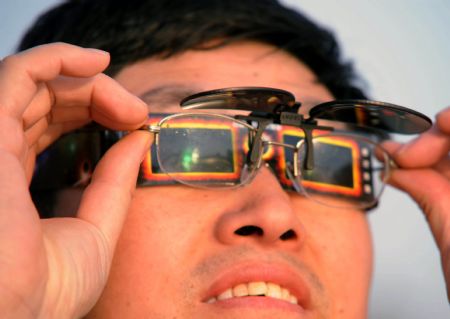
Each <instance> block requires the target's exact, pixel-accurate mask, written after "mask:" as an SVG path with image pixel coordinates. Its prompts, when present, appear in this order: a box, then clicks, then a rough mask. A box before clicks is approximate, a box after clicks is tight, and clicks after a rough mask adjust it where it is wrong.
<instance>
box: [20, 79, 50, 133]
mask: <svg viewBox="0 0 450 319" xmlns="http://www.w3.org/2000/svg"><path fill="white" fill-rule="evenodd" d="M53 100H54V98H53V96H52V95H51V91H50V90H49V89H48V87H47V85H46V84H45V83H39V84H38V86H37V90H36V93H35V95H34V97H33V98H32V100H31V102H30V103H29V105H28V107H27V108H26V109H25V111H24V113H23V115H22V121H23V128H24V129H25V130H26V129H28V128H30V127H31V126H33V125H34V124H36V122H37V121H39V120H40V119H42V117H44V116H46V115H47V114H48V113H49V112H50V110H51V106H52V105H53Z"/></svg>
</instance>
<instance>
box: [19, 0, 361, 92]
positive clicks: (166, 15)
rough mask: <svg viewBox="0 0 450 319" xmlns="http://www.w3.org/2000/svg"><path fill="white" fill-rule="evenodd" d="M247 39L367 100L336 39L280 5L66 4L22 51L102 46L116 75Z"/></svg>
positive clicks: (226, 1)
mask: <svg viewBox="0 0 450 319" xmlns="http://www.w3.org/2000/svg"><path fill="white" fill-rule="evenodd" d="M243 39H246V40H256V41H260V42H263V43H267V44H271V45H273V46H275V47H278V48H281V49H283V50H285V51H287V52H289V53H291V54H292V55H294V56H295V57H297V58H298V59H299V60H301V61H302V62H303V63H305V64H306V65H307V66H308V67H309V68H310V69H311V70H312V71H313V72H314V73H315V74H316V76H317V78H318V80H319V82H321V83H323V84H324V85H325V86H326V87H327V88H328V89H329V90H330V92H331V93H332V94H333V95H334V96H335V97H336V98H339V99H345V98H355V99H360V98H365V95H364V93H363V91H362V90H361V89H360V88H359V87H358V86H357V83H356V82H357V81H358V79H357V78H356V76H355V73H354V71H353V68H352V66H351V64H349V63H344V62H343V61H342V58H341V54H340V49H339V46H338V43H337V41H336V39H335V37H334V36H333V34H332V33H331V32H330V31H328V30H326V29H325V28H323V27H320V26H319V25H317V24H316V23H314V22H313V21H311V20H310V19H308V18H307V17H306V16H305V15H303V14H301V13H300V12H298V11H295V10H291V9H289V8H287V7H284V6H283V5H281V4H280V3H279V2H278V1H277V0H236V1H230V0H195V1H186V0H127V1H118V0H72V1H66V2H64V3H62V4H60V5H59V6H57V7H55V8H54V9H52V10H50V11H48V12H47V13H45V14H43V15H42V16H41V17H39V18H38V19H37V21H36V22H35V24H34V25H33V26H32V27H31V28H30V29H29V31H28V32H27V33H26V35H25V36H24V38H23V40H22V42H21V43H20V45H19V50H24V49H27V48H30V47H33V46H36V45H40V44H44V43H51V42H67V43H71V44H75V45H79V46H83V47H93V48H98V49H103V50H105V51H108V52H110V54H111V65H110V67H109V68H108V70H107V71H106V73H107V74H109V75H112V76H114V75H115V74H117V72H119V71H120V70H121V69H122V68H123V67H125V66H126V65H128V64H130V63H133V62H136V61H139V60H141V59H144V58H148V57H151V56H159V57H161V58H162V59H163V58H168V57H171V56H173V55H176V54H177V53H180V52H183V51H186V50H189V49H208V48H206V47H205V43H211V41H212V40H215V42H214V43H216V46H217V45H224V44H226V43H229V42H232V41H238V40H243ZM217 40H220V43H217Z"/></svg>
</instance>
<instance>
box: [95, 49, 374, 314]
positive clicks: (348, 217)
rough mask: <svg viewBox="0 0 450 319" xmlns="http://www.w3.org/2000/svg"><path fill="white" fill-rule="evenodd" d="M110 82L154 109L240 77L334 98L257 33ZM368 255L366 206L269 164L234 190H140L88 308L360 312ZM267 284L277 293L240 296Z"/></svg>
mask: <svg viewBox="0 0 450 319" xmlns="http://www.w3.org/2000/svg"><path fill="white" fill-rule="evenodd" d="M116 79H117V81H119V82H120V83H121V84H122V85H123V86H124V87H125V88H127V89H128V90H129V91H131V92H132V93H134V94H136V95H139V96H141V97H142V98H143V99H144V100H146V101H147V102H148V104H149V110H150V112H167V113H168V112H177V111H179V110H180V109H179V106H178V102H179V100H181V98H183V97H185V96H187V95H189V94H191V93H196V92H200V91H205V90H210V89H218V88H225V87H236V86H264V87H274V88H279V89H284V90H287V91H290V92H292V93H294V95H295V96H296V97H297V100H299V101H302V102H308V101H309V102H311V103H318V102H321V101H327V100H330V99H332V96H331V94H330V93H329V92H328V91H327V89H326V88H325V87H324V86H322V85H320V84H319V83H317V81H316V78H315V76H314V74H313V73H312V72H311V71H310V70H309V69H308V68H307V67H306V66H305V65H303V64H302V63H300V62H299V61H298V60H296V59H295V58H293V57H292V56H291V55H289V54H287V53H284V52H282V51H276V50H275V49H274V48H273V47H270V46H267V45H263V44H258V43H252V42H243V43H239V44H233V45H229V46H226V47H224V48H220V49H214V50H210V51H190V52H186V53H183V54H180V55H178V56H176V57H172V58H169V59H166V60H158V59H148V60H144V61H141V62H139V63H136V64H133V65H131V66H129V67H127V68H125V69H124V70H123V71H121V72H120V73H119V74H118V75H117V77H116ZM371 264H372V248H371V239H370V233H369V228H368V225H367V221H366V217H365V216H364V214H363V213H362V212H360V211H352V210H348V209H347V210H343V209H333V208H329V207H326V206H321V205H319V204H316V203H313V202H311V201H310V200H307V199H305V198H304V197H302V196H300V195H298V194H295V193H291V192H285V191H284V190H283V189H282V188H281V186H280V185H279V183H278V181H277V179H276V178H275V177H274V175H273V174H272V173H271V172H270V171H269V169H267V168H265V167H263V168H262V169H261V170H260V171H259V172H258V174H257V176H256V178H255V179H254V180H253V181H252V182H251V183H250V184H249V185H246V186H244V187H240V188H237V189H230V190H213V189H195V188H189V187H186V186H165V187H142V188H139V189H137V191H136V193H135V194H134V198H133V201H132V204H131V207H130V210H129V214H128V218H127V220H126V223H125V225H124V229H123V232H122V235H121V238H120V241H119V243H118V246H117V251H116V254H115V257H114V262H113V266H112V270H111V276H110V279H109V282H108V285H107V287H106V289H105V291H104V294H103V295H102V297H101V299H100V301H99V303H98V304H97V306H96V307H95V308H94V310H93V312H92V314H91V316H92V317H95V315H97V316H98V317H101V318H179V319H181V318H183V319H185V318H196V319H200V318H286V319H287V318H333V319H335V318H363V317H365V315H366V307H367V298H368V296H367V294H368V287H369V283H370V275H371ZM263 283H265V284H263ZM266 287H269V288H268V289H269V290H266V289H267V288H266ZM267 291H269V292H268V294H270V295H272V294H273V296H274V297H267V296H253V297H249V296H246V297H238V296H239V295H240V294H243V295H246V294H249V293H250V294H254V293H256V294H265V293H266V294H267ZM281 295H283V296H285V298H286V299H289V298H291V299H292V297H290V296H295V297H296V298H297V299H298V304H295V303H290V302H288V301H285V300H282V298H283V297H282V296H281ZM219 296H220V298H219V299H221V298H222V297H231V298H229V299H225V300H217V299H218V297H219ZM286 296H287V297H286ZM213 298H215V299H213ZM211 300H213V302H211ZM208 301H210V302H211V303H210V302H208Z"/></svg>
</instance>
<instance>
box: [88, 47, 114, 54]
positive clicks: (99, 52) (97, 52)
mask: <svg viewBox="0 0 450 319" xmlns="http://www.w3.org/2000/svg"><path fill="white" fill-rule="evenodd" d="M86 50H89V51H91V52H93V53H95V54H101V55H109V52H107V51H104V50H100V49H96V48H86Z"/></svg>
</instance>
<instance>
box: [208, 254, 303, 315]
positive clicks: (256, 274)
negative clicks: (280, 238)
mask: <svg viewBox="0 0 450 319" xmlns="http://www.w3.org/2000/svg"><path fill="white" fill-rule="evenodd" d="M255 281H264V282H272V283H275V284H277V285H280V286H281V287H283V288H286V289H288V290H289V291H290V293H291V294H292V295H294V296H295V297H297V299H298V304H299V306H301V307H302V308H303V309H307V308H309V307H310V302H311V291H310V288H309V287H308V285H307V283H306V281H305V279H304V278H303V277H302V276H301V275H300V274H299V272H298V271H295V269H293V268H292V267H291V266H289V265H286V264H283V263H261V262H244V263H239V264H234V265H233V266H231V267H228V268H227V270H225V271H223V272H222V273H221V274H220V275H219V276H218V278H217V279H216V280H215V281H214V282H213V283H212V285H211V286H210V288H209V289H207V291H206V293H205V295H204V298H203V301H207V300H208V299H210V298H212V297H217V296H218V295H219V294H220V293H222V292H223V291H225V290H226V289H228V288H232V287H234V286H236V285H238V284H242V283H249V282H255Z"/></svg>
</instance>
